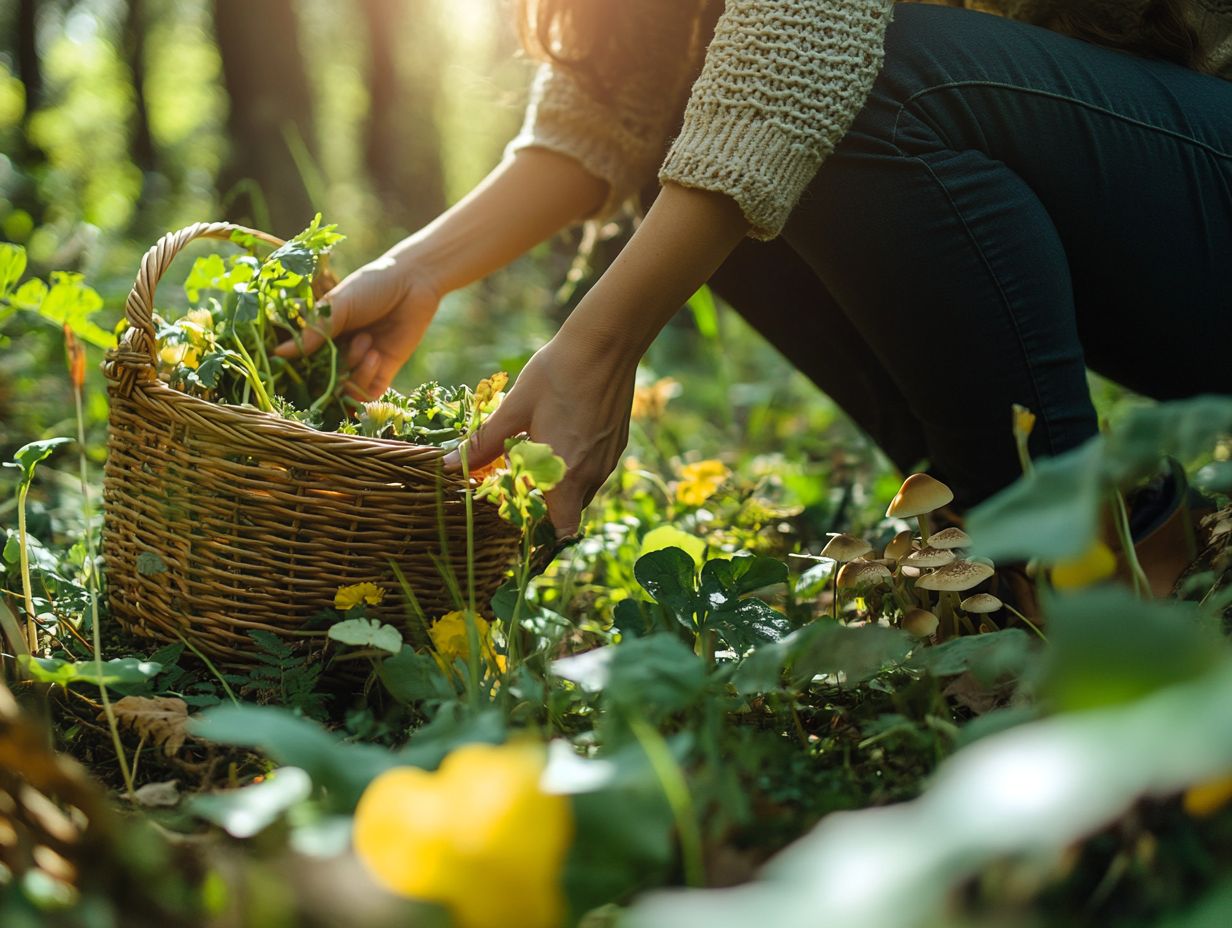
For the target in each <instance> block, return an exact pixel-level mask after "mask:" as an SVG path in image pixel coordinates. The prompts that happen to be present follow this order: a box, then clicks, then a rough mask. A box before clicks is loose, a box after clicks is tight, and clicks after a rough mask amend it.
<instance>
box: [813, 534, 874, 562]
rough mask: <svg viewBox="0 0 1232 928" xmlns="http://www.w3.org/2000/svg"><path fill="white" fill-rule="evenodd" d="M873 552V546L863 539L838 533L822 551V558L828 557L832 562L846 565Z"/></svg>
mask: <svg viewBox="0 0 1232 928" xmlns="http://www.w3.org/2000/svg"><path fill="white" fill-rule="evenodd" d="M872 550H873V546H872V545H870V544H869V543H868V542H867V541H865V540H864V539H863V538H856V537H855V536H854V535H845V534H843V533H842V532H836V533H834V534H833V535H832V536H831V538H830V540H829V541H828V542H827V543H826V546H825V547H824V548H822V549H821V556H822V557H828V558H830V560H832V561H838V562H839V563H840V564H846V563H848V562H849V561H854V560H855V559H856V558H858V557H864V555H866V554H869V553H870V552H872Z"/></svg>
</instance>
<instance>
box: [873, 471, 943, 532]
mask: <svg viewBox="0 0 1232 928" xmlns="http://www.w3.org/2000/svg"><path fill="white" fill-rule="evenodd" d="M953 499H954V491H953V490H951V489H950V488H949V487H947V486H946V485H945V484H944V483H942V482H941V481H940V480H936V479H934V478H932V477H930V476H928V474H912V475H911V476H910V477H908V478H907V479H906V480H904V481H903V485H902V487H900V488H899V491H898V495H897V496H895V497H894V500H893V502H891V503H890V506H889V508H888V509H886V516H887V517H888V518H895V519H910V518H912V517H913V516H914V517H915V518H916V519H918V520H919V524H920V539H921V540H922V541H923V543H924V544H926V545H927V544H928V538H929V521H928V514H929V513H930V512H934V511H936V510H938V509H940V508H941V507H942V506H945V505H947V504H949V503H950V502H951V501H953Z"/></svg>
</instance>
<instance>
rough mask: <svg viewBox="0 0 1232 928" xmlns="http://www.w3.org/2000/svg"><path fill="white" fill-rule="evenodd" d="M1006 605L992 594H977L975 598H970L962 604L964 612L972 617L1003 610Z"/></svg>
mask: <svg viewBox="0 0 1232 928" xmlns="http://www.w3.org/2000/svg"><path fill="white" fill-rule="evenodd" d="M1004 605H1005V603H1003V602H1001V600H999V599H997V597H995V596H993V595H992V594H991V593H976V594H975V595H974V596H968V597H967V598H966V599H964V600H963V601H962V603H961V604H960V608H961V609H962V611H963V612H967V613H970V614H971V615H988V614H990V613H993V612H996V611H997V610H999V609H1001V608H1002V607H1003V606H1004Z"/></svg>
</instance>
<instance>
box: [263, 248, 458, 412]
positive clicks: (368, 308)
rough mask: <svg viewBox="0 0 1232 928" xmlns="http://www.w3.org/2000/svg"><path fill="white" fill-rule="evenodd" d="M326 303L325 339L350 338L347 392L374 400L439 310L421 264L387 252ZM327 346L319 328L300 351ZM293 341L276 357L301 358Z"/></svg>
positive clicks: (310, 331) (433, 287)
mask: <svg viewBox="0 0 1232 928" xmlns="http://www.w3.org/2000/svg"><path fill="white" fill-rule="evenodd" d="M321 302H322V303H328V304H329V307H330V314H329V319H328V325H329V336H330V337H331V338H334V339H340V338H343V337H344V336H349V339H348V342H349V344H348V345H347V346H346V362H347V366H348V367H350V369H351V376H350V382H349V384H348V386H347V392H348V393H349V394H350V395H351V397H352V398H353V399H356V400H359V401H361V402H362V401H364V400H372V399H376V398H377V397H378V396H380V395H381V394H382V393H384V392H385V390H386V389H387V388H388V387H389V385H390V383H391V382H392V381H393V379H394V375H395V374H397V373H398V370H399V369H400V368H401V367H402V365H403V364H405V363H406V362H407V360H408V359H409V358H410V356H411V354H412V353H414V351H415V349H416V348H417V347H418V346H419V342H420V341H421V340H422V339H423V335H424V332H425V331H426V330H427V328H428V324H429V323H430V322H431V321H432V317H433V316H435V315H436V310H437V308H438V307H439V306H440V302H441V295H440V289H439V287H438V286H437V285H436V283H435V281H434V280H433V279H432V277H431V275H430V274H429V273H427V272H426V271H425V270H424V268H423V266H422V264H421V263H420V262H417V261H416V260H415V259H414V258H413V257H412V256H410V255H409V254H406V253H404V254H402V255H398V254H396V253H393V252H391V253H388V254H385V255H383V256H382V257H380V258H377V259H376V260H375V261H371V262H369V263H368V264H365V265H364V266H363V267H361V268H360V269H359V270H357V271H355V272H354V273H353V274H350V275H348V276H347V278H346V279H345V280H343V281H342V282H341V283H340V284H338V286H336V287H334V288H333V289H332V290H330V291H329V293H327V294H325V296H324V297H322V298H321ZM323 344H325V334H324V333H323V332H322V331H321V330H320V329H317V328H313V327H309V328H307V329H305V330H304V333H303V337H302V345H303V348H302V351H303V353H304V354H311V353H312V352H314V351H316V350H317V349H318V348H320V347H321V346H322V345H323ZM300 351H301V349H300V346H299V345H297V344H296V343H295V342H294V341H288V342H284V343H283V344H281V345H279V346H278V348H277V354H279V355H280V356H282V357H284V358H291V357H296V356H297V355H299V354H300Z"/></svg>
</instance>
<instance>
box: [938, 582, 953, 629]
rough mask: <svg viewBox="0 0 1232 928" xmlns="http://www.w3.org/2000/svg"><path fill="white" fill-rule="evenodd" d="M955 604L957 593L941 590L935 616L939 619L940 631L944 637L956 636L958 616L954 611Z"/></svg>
mask: <svg viewBox="0 0 1232 928" xmlns="http://www.w3.org/2000/svg"><path fill="white" fill-rule="evenodd" d="M957 605H958V594H956V593H950V592H948V591H946V592H942V594H941V601H940V602H939V603H938V606H937V612H938V615H937V618H939V619H940V620H941V633H942V635H943V636H944V637H945V638H956V637H958V618H957V615H956V611H955V607H956V606H957Z"/></svg>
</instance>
